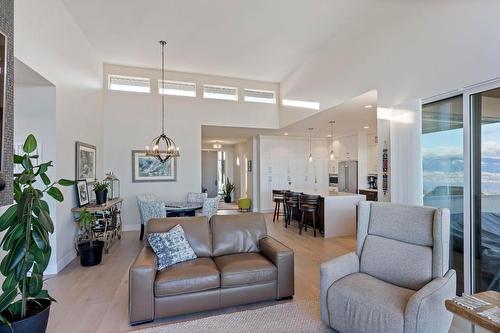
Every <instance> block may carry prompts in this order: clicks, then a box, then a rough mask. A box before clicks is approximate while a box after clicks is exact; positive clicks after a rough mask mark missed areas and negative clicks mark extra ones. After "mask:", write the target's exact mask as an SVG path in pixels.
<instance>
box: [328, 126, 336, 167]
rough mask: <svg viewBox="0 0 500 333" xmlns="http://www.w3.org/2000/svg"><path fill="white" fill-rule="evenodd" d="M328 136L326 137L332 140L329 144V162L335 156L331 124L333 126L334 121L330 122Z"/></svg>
mask: <svg viewBox="0 0 500 333" xmlns="http://www.w3.org/2000/svg"><path fill="white" fill-rule="evenodd" d="M329 123H330V135H328V136H329V137H330V138H332V142H331V143H330V160H332V161H333V160H334V159H335V155H334V153H333V124H335V120H330V121H329Z"/></svg>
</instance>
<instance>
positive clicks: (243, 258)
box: [214, 253, 278, 288]
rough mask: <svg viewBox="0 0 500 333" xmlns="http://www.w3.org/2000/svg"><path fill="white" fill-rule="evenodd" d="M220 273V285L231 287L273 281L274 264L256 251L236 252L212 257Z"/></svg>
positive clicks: (275, 276) (274, 276) (274, 278)
mask: <svg viewBox="0 0 500 333" xmlns="http://www.w3.org/2000/svg"><path fill="white" fill-rule="evenodd" d="M214 261H215V264H216V265H217V268H218V269H219V271H220V274H221V287H222V288H231V287H237V286H244V285H251V284H259V283H265V282H269V281H275V280H276V279H277V277H278V272H277V269H276V266H274V265H273V264H272V263H271V262H270V261H269V260H267V259H266V258H264V257H263V256H261V255H260V254H258V253H238V254H230V255H226V256H222V257H216V258H214Z"/></svg>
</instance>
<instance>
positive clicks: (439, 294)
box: [405, 269, 457, 333]
mask: <svg viewBox="0 0 500 333" xmlns="http://www.w3.org/2000/svg"><path fill="white" fill-rule="evenodd" d="M456 288H457V276H456V274H455V271H454V270H453V269H450V270H449V271H448V272H447V273H446V274H445V275H444V276H443V277H440V278H435V279H433V280H432V281H431V282H429V283H428V284H426V285H425V286H423V287H422V288H421V289H420V290H418V291H417V292H416V293H415V294H413V296H412V297H410V300H409V301H408V304H407V305H406V309H405V332H409V333H417V332H448V330H449V329H450V325H451V320H452V319H453V314H452V313H451V312H449V311H448V310H446V307H445V304H444V301H445V300H446V299H450V298H453V297H455V295H456Z"/></svg>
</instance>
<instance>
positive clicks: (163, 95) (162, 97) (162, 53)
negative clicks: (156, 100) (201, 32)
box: [160, 40, 167, 134]
mask: <svg viewBox="0 0 500 333" xmlns="http://www.w3.org/2000/svg"><path fill="white" fill-rule="evenodd" d="M160 44H161V85H162V88H163V91H162V94H161V134H165V93H166V91H165V90H166V89H165V44H167V42H165V41H163V40H162V41H160Z"/></svg>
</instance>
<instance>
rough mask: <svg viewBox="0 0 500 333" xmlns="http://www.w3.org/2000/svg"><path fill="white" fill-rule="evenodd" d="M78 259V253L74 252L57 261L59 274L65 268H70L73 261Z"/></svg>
mask: <svg viewBox="0 0 500 333" xmlns="http://www.w3.org/2000/svg"><path fill="white" fill-rule="evenodd" d="M75 258H76V251H75V250H72V251H70V252H69V253H68V254H66V255H65V256H64V257H62V258H61V259H59V260H58V261H57V273H59V272H60V271H62V270H63V269H64V267H66V266H68V265H69V263H70V262H72V261H73V259H75Z"/></svg>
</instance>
